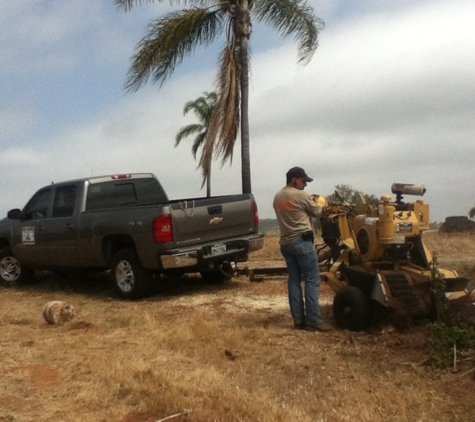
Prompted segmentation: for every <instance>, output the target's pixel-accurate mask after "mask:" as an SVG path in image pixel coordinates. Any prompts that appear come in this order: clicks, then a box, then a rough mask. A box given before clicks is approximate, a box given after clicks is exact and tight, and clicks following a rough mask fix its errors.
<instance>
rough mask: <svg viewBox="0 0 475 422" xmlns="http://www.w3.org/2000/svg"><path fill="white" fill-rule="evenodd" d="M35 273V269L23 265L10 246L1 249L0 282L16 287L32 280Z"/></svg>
mask: <svg viewBox="0 0 475 422" xmlns="http://www.w3.org/2000/svg"><path fill="white" fill-rule="evenodd" d="M33 275H34V270H31V269H28V268H25V267H22V266H21V264H20V262H18V260H17V259H16V258H15V257H14V256H13V253H12V249H11V248H10V247H6V248H3V249H0V283H2V284H3V285H5V286H7V287H15V286H19V285H22V284H26V283H27V282H28V281H30V280H32V278H33Z"/></svg>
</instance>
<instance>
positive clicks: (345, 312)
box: [333, 286, 371, 331]
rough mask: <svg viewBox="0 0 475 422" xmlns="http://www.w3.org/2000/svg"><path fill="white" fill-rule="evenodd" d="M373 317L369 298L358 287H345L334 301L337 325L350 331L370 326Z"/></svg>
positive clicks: (334, 314)
mask: <svg viewBox="0 0 475 422" xmlns="http://www.w3.org/2000/svg"><path fill="white" fill-rule="evenodd" d="M370 315H371V309H370V302H369V298H368V297H367V296H366V295H365V294H364V292H363V291H362V290H361V289H359V288H358V287H353V286H350V287H344V288H343V289H341V290H339V291H338V292H337V293H336V295H335V298H334V299H333V316H334V318H335V321H336V323H337V325H338V326H339V327H341V328H344V329H348V330H350V331H361V330H364V329H365V328H367V327H368V326H369V321H370Z"/></svg>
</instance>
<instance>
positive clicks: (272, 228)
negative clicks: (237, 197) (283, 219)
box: [259, 218, 279, 234]
mask: <svg viewBox="0 0 475 422" xmlns="http://www.w3.org/2000/svg"><path fill="white" fill-rule="evenodd" d="M259 231H260V232H261V233H264V234H278V233H279V223H278V222H277V219H276V218H261V219H259Z"/></svg>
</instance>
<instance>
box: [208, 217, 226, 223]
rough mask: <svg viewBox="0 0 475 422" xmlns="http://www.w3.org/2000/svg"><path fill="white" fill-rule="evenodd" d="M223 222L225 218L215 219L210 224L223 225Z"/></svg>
mask: <svg viewBox="0 0 475 422" xmlns="http://www.w3.org/2000/svg"><path fill="white" fill-rule="evenodd" d="M222 222H223V218H221V217H214V218H213V219H212V220H210V221H209V224H221V223H222Z"/></svg>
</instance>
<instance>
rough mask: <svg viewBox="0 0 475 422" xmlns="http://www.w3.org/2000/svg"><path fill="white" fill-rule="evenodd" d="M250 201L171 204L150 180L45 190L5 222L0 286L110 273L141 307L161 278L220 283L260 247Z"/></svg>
mask: <svg viewBox="0 0 475 422" xmlns="http://www.w3.org/2000/svg"><path fill="white" fill-rule="evenodd" d="M258 225H259V219H258V215H257V206H256V202H255V201H254V198H253V196H252V195H229V196H218V197H211V198H194V199H193V198H191V199H180V200H174V201H170V200H168V198H167V195H166V194H165V192H164V190H163V188H162V186H161V185H160V183H159V181H158V180H157V178H156V177H155V176H154V175H152V174H150V173H144V174H123V175H113V176H103V177H92V178H85V179H78V180H72V181H67V182H62V183H57V184H52V185H49V186H46V187H44V188H42V189H40V190H39V191H38V192H36V193H35V194H34V195H33V197H32V198H31V199H30V200H29V202H28V203H27V204H26V206H25V207H24V208H23V210H20V209H13V210H10V211H9V212H8V217H7V218H5V219H3V220H0V281H1V282H3V283H4V284H10V285H11V284H13V285H14V284H18V283H20V282H21V281H23V280H24V279H26V278H28V277H32V276H33V271H34V270H35V269H40V270H57V269H73V268H78V269H79V268H80V269H97V270H108V269H110V270H111V277H112V280H113V283H114V285H115V287H116V290H117V292H118V294H119V295H120V296H121V297H122V298H125V299H138V298H140V297H143V296H144V295H146V294H148V292H149V291H150V288H151V287H152V286H153V283H154V282H155V280H157V279H158V277H157V276H158V275H159V274H160V273H162V274H169V275H181V274H184V273H191V272H200V273H201V274H202V276H203V277H209V278H213V279H216V280H219V279H221V278H224V277H225V276H226V275H228V274H232V267H233V263H235V262H242V261H245V260H247V258H248V254H249V253H250V252H253V251H256V250H259V249H261V248H262V247H263V244H264V236H263V235H262V234H260V233H258Z"/></svg>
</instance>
